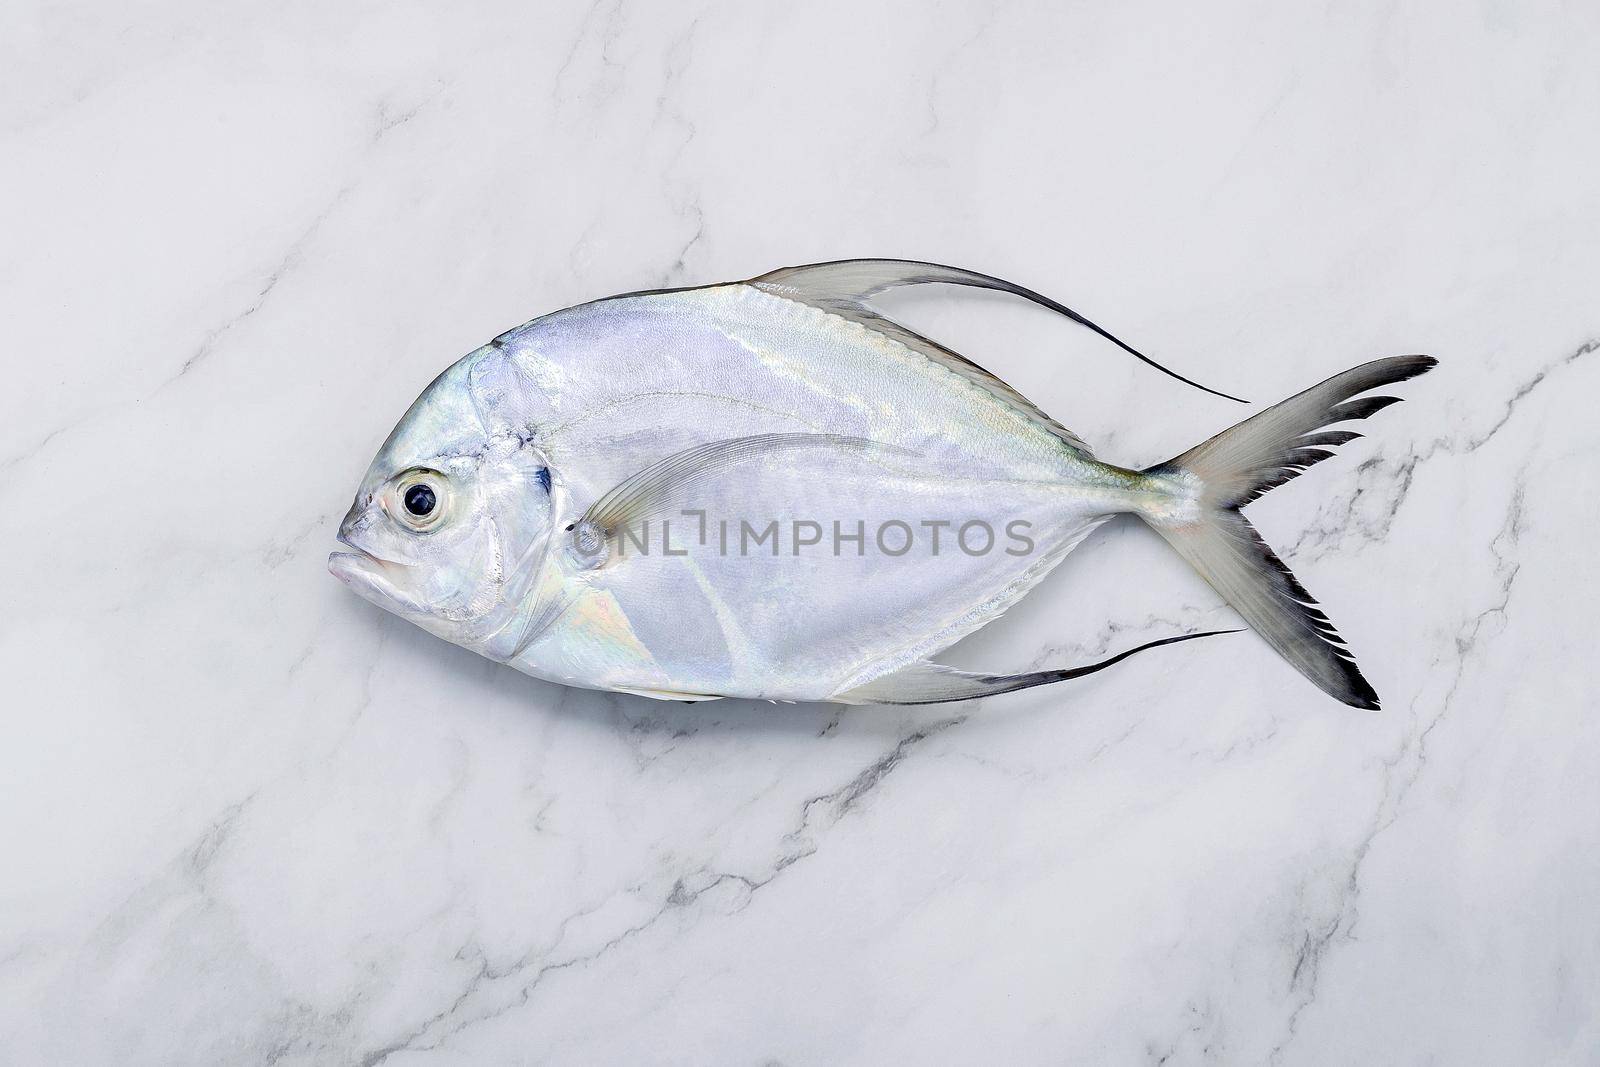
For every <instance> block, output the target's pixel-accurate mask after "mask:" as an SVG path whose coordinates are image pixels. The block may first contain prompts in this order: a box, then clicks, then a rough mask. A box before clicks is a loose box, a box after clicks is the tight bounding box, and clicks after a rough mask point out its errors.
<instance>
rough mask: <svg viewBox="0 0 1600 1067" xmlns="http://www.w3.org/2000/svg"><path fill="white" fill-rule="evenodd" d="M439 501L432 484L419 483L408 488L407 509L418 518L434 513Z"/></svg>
mask: <svg viewBox="0 0 1600 1067" xmlns="http://www.w3.org/2000/svg"><path fill="white" fill-rule="evenodd" d="M438 502H439V499H438V497H436V496H434V494H433V489H432V488H431V487H430V486H427V485H424V484H421V483H418V484H417V485H413V486H412V487H411V488H410V489H407V490H406V510H407V511H409V512H411V514H413V515H415V516H417V517H418V518H423V517H426V516H428V515H430V514H432V513H433V509H434V506H435V505H436V504H438Z"/></svg>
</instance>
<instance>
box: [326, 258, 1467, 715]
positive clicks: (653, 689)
mask: <svg viewBox="0 0 1600 1067" xmlns="http://www.w3.org/2000/svg"><path fill="white" fill-rule="evenodd" d="M928 284H945V285H953V286H965V287H973V288H980V289H990V290H997V291H1000V292H1004V293H1007V294H1010V295H1012V296H1015V297H1019V298H1021V299H1024V300H1028V301H1032V302H1033V303H1035V304H1039V305H1042V306H1043V307H1046V308H1048V309H1050V310H1051V311H1053V312H1055V313H1056V314H1058V315H1061V316H1063V317H1065V318H1066V319H1068V320H1070V321H1072V322H1074V323H1076V324H1077V325H1079V326H1081V327H1083V328H1086V329H1088V330H1090V331H1093V332H1094V333H1095V334H1097V335H1098V336H1100V337H1101V338H1103V339H1105V341H1107V342H1109V343H1110V344H1112V345H1114V346H1116V347H1117V348H1118V349H1120V350H1122V351H1123V352H1125V353H1127V354H1129V355H1131V356H1133V357H1134V358H1136V359H1138V360H1139V361H1141V362H1142V363H1144V364H1146V365H1148V366H1149V367H1151V368H1153V369H1155V370H1157V371H1159V372H1161V373H1163V374H1166V375H1168V376H1170V377H1172V378H1175V379H1177V380H1179V381H1181V382H1183V383H1185V384H1186V385H1188V386H1192V387H1194V388H1196V389H1199V390H1202V391H1204V392H1207V393H1211V394H1214V395H1216V396H1218V397H1222V398H1225V399H1227V400H1230V401H1238V402H1240V403H1244V402H1245V401H1242V400H1241V399H1240V398H1239V397H1236V396H1233V395H1231V394H1228V393H1223V392H1220V391H1218V390H1215V389H1212V388H1210V387H1208V386H1205V385H1202V384H1200V383H1199V382H1196V381H1193V380H1191V379H1189V378H1187V377H1184V376H1183V375H1181V374H1179V373H1178V372H1177V371H1175V370H1172V369H1170V368H1168V367H1166V366H1164V365H1162V364H1160V363H1157V362H1156V361H1155V360H1153V359H1151V358H1150V357H1148V356H1146V355H1144V354H1143V353H1142V352H1139V351H1138V350H1136V349H1134V348H1133V347H1131V346H1130V345H1128V344H1126V343H1124V342H1123V341H1121V340H1120V339H1118V338H1117V337H1115V336H1113V335H1112V334H1111V333H1109V332H1108V331H1106V330H1104V329H1102V328H1101V327H1100V326H1098V325H1096V324H1095V323H1093V322H1091V321H1090V320H1088V319H1086V318H1084V317H1083V316H1082V315H1079V314H1078V313H1077V312H1075V311H1073V310H1071V309H1070V308H1068V307H1066V306H1065V305H1064V304H1061V303H1059V302H1057V301H1055V300H1052V299H1050V298H1049V297H1046V296H1043V295H1042V294H1040V293H1037V292H1035V291H1033V290H1031V289H1028V288H1025V287H1023V286H1021V285H1018V284H1016V283H1013V282H1008V281H1005V280H1003V279H1000V278H998V277H994V276H991V275H987V274H982V273H979V272H976V271H970V270H964V269H961V268H958V267H950V266H944V265H940V264H936V263H925V262H920V261H914V260H895V259H858V260H839V261H834V262H828V263H815V264H807V265H803V266H796V267H786V268H782V269H780V270H775V271H771V272H769V273H766V274H763V275H760V276H758V277H755V278H751V279H747V280H744V281H736V282H728V283H721V284H715V285H704V286H696V287H691V288H676V289H655V290H648V291H643V292H635V293H628V294H624V295H620V296H613V297H607V298H604V299H600V300H595V301H591V302H589V303H584V304H579V305H577V306H575V307H570V308H566V309H564V310H560V311H556V312H553V313H551V314H547V315H543V316H541V317H539V318H536V319H534V320H532V321H531V322H528V323H525V324H524V325H521V326H518V327H516V328H514V329H511V330H509V331H507V332H505V333H503V334H501V335H500V336H498V337H496V338H494V339H493V340H491V341H490V342H489V343H488V344H486V345H483V346H482V347H480V348H478V349H476V350H475V351H473V352H470V353H468V354H467V355H466V356H464V357H462V358H461V359H459V360H458V361H457V362H455V363H454V364H453V365H451V366H450V367H448V368H447V369H446V370H445V371H444V372H443V373H441V374H440V375H439V376H438V377H437V378H436V379H434V381H433V382H432V383H431V384H429V385H428V386H427V388H426V389H424V390H423V392H422V393H421V395H420V396H419V397H418V398H417V400H416V402H415V403H413V404H412V405H411V407H410V408H409V409H408V410H407V411H406V413H405V415H404V416H403V417H402V418H401V419H400V421H399V422H398V424H396V425H395V427H394V429H393V431H392V432H391V433H390V434H389V436H388V438H387V440H386V441H385V442H384V444H383V445H382V447H381V448H380V449H379V450H378V453H377V455H376V457H375V458H374V459H373V460H372V462H371V464H370V466H369V467H368V469H367V472H366V474H365V476H364V477H363V478H362V480H361V483H360V485H359V487H358V488H357V491H356V494H355V500H354V503H353V504H352V505H351V507H350V509H349V512H348V514H346V516H345V517H344V519H343V521H342V522H341V524H340V526H339V532H338V536H337V539H338V541H339V542H340V543H341V544H342V545H343V546H344V549H346V550H345V551H337V552H334V553H333V554H332V555H331V556H330V557H329V561H328V565H329V569H330V570H331V571H332V573H333V574H334V575H335V576H336V577H337V578H339V579H340V580H341V581H343V582H344V583H345V584H346V585H348V586H349V587H350V588H351V589H353V590H354V591H355V592H356V593H358V594H359V595H361V596H362V597H364V598H366V599H367V600H370V601H372V602H373V603H375V604H377V605H378V606H380V607H382V608H384V609H386V610H388V611H390V612H393V613H394V614H396V615H399V616H400V617H402V618H404V619H406V620H408V621H410V622H412V623H415V624H416V625H418V626H420V627H422V628H423V629H425V630H427V631H429V632H430V633H432V634H435V635H436V636H438V637H440V638H443V639H444V640H446V641H450V642H453V643H455V644H457V645H461V646H463V647H465V648H468V649H471V650H473V651H474V652H477V653H479V654H481V655H483V656H486V657H488V658H489V659H491V660H495V661H497V662H500V663H504V664H508V665H509V666H511V667H513V668H515V669H516V670H518V671H521V672H523V673H525V674H527V675H531V676H533V677H535V678H540V679H544V680H547V681H551V682H556V683H560V684H562V685H567V686H573V687H581V688H588V689H597V690H605V691H611V692H618V693H630V694H636V695H639V696H643V697H650V698H655V699H662V700H682V701H699V700H713V699H719V698H730V697H731V698H752V699H764V700H770V701H783V702H800V701H821V702H833V703H840V704H907V705H917V704H935V703H943V702H948V701H964V700H973V699H978V698H982V697H989V696H995V695H998V694H1002V693H1008V692H1013V691H1016V690H1020V689H1026V688H1030V687H1033V686H1039V685H1045V684H1051V683H1056V682H1061V681H1065V680H1068V679H1073V678H1079V677H1082V676H1084V675H1087V674H1090V673H1093V672H1096V671H1099V670H1103V669H1105V668H1107V667H1110V666H1112V665H1113V664H1115V663H1119V662H1121V661H1123V660H1125V659H1127V658H1128V657H1129V656H1132V655H1134V654H1136V653H1141V652H1144V651H1146V650H1148V649H1153V648H1157V647H1160V646H1164V645H1170V644H1175V643H1178V642H1184V641H1190V640H1195V639H1199V638H1207V637H1213V636H1217V635H1219V634H1222V633H1231V632H1237V631H1235V630H1212V631H1205V632H1201V633H1188V634H1177V635H1173V636H1167V637H1162V638H1159V639H1156V640H1152V641H1149V642H1146V643H1144V644H1141V645H1138V646H1136V647H1133V648H1130V649H1126V650H1124V651H1122V652H1120V653H1118V654H1116V655H1114V656H1111V657H1109V658H1107V659H1104V660H1102V661H1099V662H1096V663H1091V664H1087V665H1080V666H1065V667H1055V668H1047V669H1041V670H1032V671H1026V672H1022V673H1014V674H993V673H983V672H976V671H967V670H959V669H956V668H955V667H952V666H949V665H947V664H943V663H940V662H938V660H937V659H936V658H935V657H937V656H938V655H939V654H940V653H941V652H942V651H943V650H945V649H947V648H948V647H949V646H951V645H953V644H954V643H956V642H957V641H959V640H961V639H962V638H963V637H966V636H967V635H968V634H971V633H973V632H974V631H976V630H978V629H979V628H980V627H983V626H985V625H987V624H989V623H991V622H993V621H994V620H995V619H997V618H999V617H1000V616H1001V615H1002V614H1004V613H1005V611H1006V610H1007V609H1008V608H1009V607H1011V606H1012V605H1013V604H1015V603H1016V602H1017V601H1018V600H1019V599H1020V598H1021V597H1023V596H1024V595H1026V594H1027V593H1028V592H1029V590H1031V589H1032V588H1033V587H1034V586H1036V585H1037V584H1038V583H1039V582H1040V581H1041V580H1042V579H1043V578H1044V577H1045V575H1047V574H1049V573H1050V571H1051V570H1052V569H1054V568H1055V567H1056V566H1057V565H1058V564H1060V562H1061V561H1062V559H1064V558H1065V557H1066V556H1067V554H1068V553H1070V552H1071V551H1072V549H1073V548H1074V547H1076V546H1077V545H1078V544H1080V543H1081V542H1082V541H1083V539H1084V537H1086V536H1087V535H1088V534H1089V533H1090V532H1091V531H1093V530H1094V529H1096V528H1097V527H1099V526H1100V525H1101V524H1102V523H1104V522H1106V521H1107V520H1108V519H1110V518H1112V517H1113V516H1116V515H1121V514H1132V515H1135V516H1137V517H1138V518H1139V519H1141V520H1143V522H1144V523H1145V524H1146V525H1148V526H1149V527H1150V528H1151V529H1153V530H1154V531H1155V532H1156V533H1157V534H1159V535H1160V536H1161V537H1162V538H1163V539H1165V541H1166V542H1167V543H1168V544H1170V545H1171V546H1172V547H1173V548H1174V549H1176V550H1177V552H1178V554H1179V555H1180V556H1182V557H1183V558H1184V559H1185V560H1187V561H1188V562H1189V563H1190V564H1191V565H1192V566H1193V568H1194V570H1195V571H1196V572H1198V573H1199V574H1200V576H1201V577H1202V578H1204V579H1205V581H1206V582H1207V583H1209V584H1210V586H1211V587H1212V588H1213V589H1214V590H1216V592H1217V593H1219V594H1220V595H1221V597H1222V599H1223V600H1224V601H1226V603H1227V604H1229V605H1230V606H1231V607H1232V608H1233V610H1234V611H1235V612H1237V614H1238V615H1239V616H1241V617H1242V619H1243V620H1244V622H1245V623H1246V624H1248V627H1249V628H1250V629H1253V630H1254V631H1255V632H1256V633H1257V634H1259V635H1260V637H1261V638H1262V639H1263V640H1265V641H1266V643H1267V644H1268V645H1269V646H1270V647H1271V648H1273V649H1274V650H1275V651H1276V652H1277V653H1278V654H1279V655H1280V656H1282V658H1283V659H1284V660H1286V661H1287V662H1288V663H1289V664H1290V665H1291V666H1293V667H1294V668H1295V669H1296V670H1298V671H1299V672H1300V673H1301V674H1302V675H1304V676H1305V678H1306V679H1308V680H1309V681H1310V682H1311V683H1312V684H1314V685H1315V686H1316V687H1317V688H1319V689H1321V690H1322V691H1323V692H1324V693H1326V694H1327V695H1328V696H1330V697H1332V698H1334V699H1335V700H1338V701H1341V702H1342V703H1344V704H1347V705H1350V706H1352V707H1356V708H1364V709H1370V710H1377V709H1378V708H1379V706H1380V701H1379V698H1378V694H1377V692H1376V691H1375V690H1374V688H1373V686H1372V685H1371V684H1370V683H1369V682H1368V681H1367V679H1366V678H1365V676H1363V674H1362V673H1361V671H1360V669H1359V668H1358V667H1357V665H1356V661H1355V658H1354V656H1353V654H1352V653H1351V651H1350V649H1349V646H1348V645H1347V644H1346V642H1345V641H1344V639H1343V638H1342V637H1341V636H1340V634H1339V632H1338V631H1337V630H1336V629H1335V628H1334V626H1333V623H1332V622H1331V621H1329V619H1328V617H1327V615H1326V614H1324V613H1323V611H1322V610H1321V609H1320V608H1319V607H1318V606H1317V602H1316V600H1315V599H1313V598H1312V596H1311V595H1310V594H1309V593H1308V592H1307V591H1306V589H1305V587H1304V586H1303V585H1302V584H1301V583H1300V581H1299V579H1298V578H1296V577H1295V575H1294V574H1293V573H1292V572H1291V571H1290V570H1289V568H1288V567H1287V566H1286V565H1285V564H1284V563H1283V561H1282V560H1281V559H1280V558H1279V557H1278V556H1277V555H1276V554H1275V553H1274V552H1273V550H1272V549H1271V548H1270V547H1269V546H1268V545H1267V543H1266V542H1265V541H1264V540H1263V539H1262V538H1261V536H1260V535H1259V534H1258V533H1257V532H1256V530H1255V528H1254V527H1253V526H1252V525H1251V524H1250V522H1249V521H1248V520H1247V519H1246V518H1245V516H1244V515H1243V513H1242V509H1243V508H1244V507H1245V506H1246V505H1247V504H1249V503H1250V502H1251V501H1253V500H1255V499H1256V498H1258V497H1260V496H1261V495H1262V494H1264V493H1266V492H1268V491H1270V490H1271V489H1273V488H1275V487H1277V486H1280V485H1283V484H1284V483H1285V482H1288V481H1290V480H1291V479H1293V478H1295V477H1297V476H1299V475H1300V474H1302V473H1304V472H1305V471H1306V470H1307V469H1309V468H1310V467H1311V466H1313V465H1315V464H1317V463H1319V462H1321V461H1322V460H1324V459H1327V458H1329V457H1330V456H1332V455H1333V454H1334V452H1335V450H1336V449H1337V448H1338V446H1340V445H1344V444H1346V443H1348V442H1350V441H1352V440H1354V439H1355V438H1357V437H1358V436H1360V435H1359V434H1357V433H1355V432H1354V431H1352V430H1349V429H1336V428H1333V427H1335V426H1337V425H1339V424H1342V423H1348V422H1354V421H1359V420H1363V419H1366V418H1368V417H1370V416H1372V415H1374V414H1376V413H1377V412H1379V411H1380V410H1382V409H1384V408H1385V407H1387V406H1389V405H1390V404H1393V403H1395V402H1396V399H1397V398H1396V397H1394V396H1392V395H1387V394H1375V391H1377V390H1381V389H1384V388H1386V387H1388V386H1392V385H1396V384H1398V383H1400V382H1403V381H1406V380H1407V379H1410V378H1413V377H1415V376H1417V375H1419V374H1422V373H1424V372H1426V371H1427V370H1429V369H1430V368H1432V367H1433V366H1435V363H1436V361H1435V360H1434V359H1433V358H1432V357H1430V356H1424V355H1405V356H1391V357H1387V358H1382V359H1377V360H1374V361H1371V362H1367V363H1363V364H1361V365H1360V366H1357V367H1354V368H1352V369H1350V370H1346V371H1344V372H1342V373H1339V374H1335V375H1334V376H1333V377H1331V378H1328V379H1327V380H1326V381H1323V382H1322V383H1320V384H1318V385H1314V386H1312V387H1311V388H1309V389H1306V390H1304V391H1303V392H1300V393H1297V394H1296V395H1294V396H1292V397H1290V398H1288V399H1287V400H1284V401H1282V402H1280V403H1278V404H1276V405H1273V406H1271V407H1269V408H1266V409H1264V410H1262V411H1260V412H1258V413H1257V414H1255V415H1253V416H1251V417H1250V418H1247V419H1245V420H1244V421H1242V422H1240V423H1238V424H1236V425H1234V426H1232V427H1231V428H1229V429H1226V430H1223V431H1222V432H1220V433H1218V434H1216V435H1215V436H1213V437H1211V438H1209V439H1207V440H1205V441H1203V442H1201V443H1200V444H1198V445H1196V446H1195V447H1193V448H1190V449H1188V450H1187V451H1185V452H1183V453H1180V454H1179V455H1177V456H1175V457H1173V458H1172V459H1170V460H1167V461H1166V462H1164V463H1159V464H1156V465H1155V466H1152V467H1147V468H1144V469H1135V468H1132V467H1122V466H1118V465H1116V464H1114V463H1110V462H1108V461H1106V460H1102V459H1100V458H1098V457H1097V456H1096V454H1095V453H1094V451H1093V450H1092V449H1091V447H1090V446H1089V444H1088V443H1086V442H1085V441H1084V440H1083V438H1082V437H1080V436H1079V435H1077V434H1076V433H1074V432H1072V431H1071V430H1069V429H1067V428H1066V427H1065V426H1064V425H1063V424H1062V423H1060V422H1058V421H1056V420H1055V419H1054V418H1052V417H1051V416H1050V415H1048V414H1046V413H1045V411H1044V410H1043V409H1042V408H1041V407H1039V406H1038V405H1037V404H1035V403H1034V402H1033V401H1031V400H1029V399H1028V398H1027V397H1025V396H1023V395H1022V393H1021V392H1019V391H1018V390H1017V389H1015V388H1013V387H1011V386H1010V385H1008V384H1006V383H1005V382H1004V381H1003V380H1001V379H1000V378H999V377H998V376H996V375H995V374H993V373H991V372H989V371H988V370H986V369H985V368H983V367H981V366H979V365H978V364H977V363H974V362H973V361H972V360H969V359H967V358H965V357H964V356H961V355H960V354H958V353H957V352H955V351H953V350H952V349H950V348H948V347H946V346H944V345H942V344H939V343H938V342H936V341H933V340H930V339H929V338H927V337H924V336H922V335H920V334H918V333H916V332H915V331H913V330H911V329H909V328H907V327H906V326H904V325H902V324H900V323H898V322H896V321H894V320H893V319H891V318H890V317H888V315H886V314H885V313H884V312H883V311H882V310H881V309H880V308H879V307H877V306H876V305H875V304H874V303H873V300H874V299H875V298H877V297H879V296H880V295H881V294H883V293H886V292H890V291H892V290H895V289H899V288H902V287H907V286H920V285H928Z"/></svg>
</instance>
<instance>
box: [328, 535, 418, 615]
mask: <svg viewBox="0 0 1600 1067" xmlns="http://www.w3.org/2000/svg"><path fill="white" fill-rule="evenodd" d="M336 540H338V542H339V543H340V544H342V545H344V546H346V547H348V548H351V549H353V550H354V551H351V552H334V553H332V554H331V555H329V556H328V572H329V573H330V574H332V575H333V576H334V577H335V578H337V579H339V580H340V581H341V582H343V583H344V584H345V585H348V586H349V587H350V588H351V589H353V590H355V592H356V593H357V594H358V595H360V596H361V597H362V598H363V599H366V600H370V601H372V602H373V603H374V604H377V605H378V606H379V607H384V608H388V609H390V610H391V611H393V610H397V609H398V610H400V611H405V612H411V613H416V614H425V612H424V610H423V606H422V604H421V603H419V602H418V601H417V599H416V597H414V596H412V595H411V594H410V593H408V592H406V591H405V590H404V589H402V588H401V587H400V585H399V582H398V580H399V579H401V578H402V576H403V575H404V574H405V572H406V570H407V568H409V567H410V566H412V565H411V564H409V563H401V562H399V561H398V560H392V559H384V558H383V557H381V556H375V555H373V554H372V553H371V552H368V551H367V550H365V549H363V548H362V547H361V546H360V545H358V544H356V543H354V542H353V541H352V540H351V539H350V538H349V536H348V535H346V534H345V533H344V532H343V531H341V532H340V534H339V536H338V537H337V538H336Z"/></svg>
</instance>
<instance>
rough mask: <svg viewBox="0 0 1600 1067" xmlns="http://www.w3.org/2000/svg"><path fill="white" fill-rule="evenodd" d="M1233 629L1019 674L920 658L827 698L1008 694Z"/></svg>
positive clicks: (871, 700) (892, 700)
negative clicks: (970, 668) (976, 669)
mask: <svg viewBox="0 0 1600 1067" xmlns="http://www.w3.org/2000/svg"><path fill="white" fill-rule="evenodd" d="M1238 632H1239V631H1238V630H1207V631H1206V632H1204V633H1197V634H1180V635H1179V636H1177V637H1163V638H1161V639H1160V640H1158V641H1147V642H1146V643H1144V644H1142V645H1138V646H1136V647H1134V648H1130V649H1127V650H1126V651H1124V652H1119V653H1117V654H1116V655H1115V656H1111V657H1110V658H1108V659H1103V660H1101V661H1100V662H1098V663H1091V664H1088V665H1086V666H1083V667H1061V668H1056V669H1052V670H1043V671H1028V672H1026V673H1024V674H981V673H975V672H972V671H962V670H957V669H956V668H954V667H947V666H945V665H944V664H942V663H933V662H931V661H929V660H920V661H918V662H916V663H913V664H911V665H910V666H907V667H902V668H900V669H899V670H897V671H892V672H890V673H889V674H885V675H883V676H881V677H878V678H874V679H873V680H872V681H870V682H867V683H865V684H864V685H858V686H855V687H854V688H852V689H848V690H846V691H844V692H842V693H835V694H834V695H833V696H832V697H830V698H829V699H831V700H833V701H835V702H836V703H839V704H944V703H948V702H951V701H956V700H977V699H979V698H981V697H991V696H998V695H999V694H1001V693H1013V692H1016V691H1017V690H1018V689H1031V688H1032V687H1034V686H1036V685H1050V684H1051V683H1053V682H1064V681H1067V680H1068V679H1070V678H1081V677H1083V676H1084V675H1086V674H1093V673H1095V672H1096V671H1102V670H1105V669H1106V668H1107V667H1110V666H1112V665H1113V664H1116V663H1120V662H1122V661H1123V660H1125V659H1127V658H1128V657H1129V656H1132V655H1135V654H1137V653H1140V652H1143V651H1145V650H1146V649H1151V648H1157V647H1159V646H1161V645H1172V644H1177V643H1178V642H1180V641H1193V640H1195V639H1196V638H1200V637H1215V636H1217V635H1218V634H1231V633H1238Z"/></svg>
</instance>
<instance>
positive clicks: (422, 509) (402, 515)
mask: <svg viewBox="0 0 1600 1067" xmlns="http://www.w3.org/2000/svg"><path fill="white" fill-rule="evenodd" d="M390 499H391V504H390V508H389V511H390V513H391V514H393V515H395V516H396V517H397V518H399V519H400V520H401V521H402V522H404V523H405V524H406V525H407V526H409V527H411V528H412V529H413V530H426V529H429V528H430V527H432V526H433V525H434V524H436V523H437V522H438V521H439V520H440V519H441V518H443V516H444V513H445V510H446V507H445V505H446V502H447V486H446V484H445V479H444V475H442V474H439V473H437V472H435V471H428V470H413V471H407V472H405V473H404V474H403V475H401V476H400V477H399V478H397V479H396V480H395V485H394V496H393V497H391V498H390ZM396 505H398V506H396Z"/></svg>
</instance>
